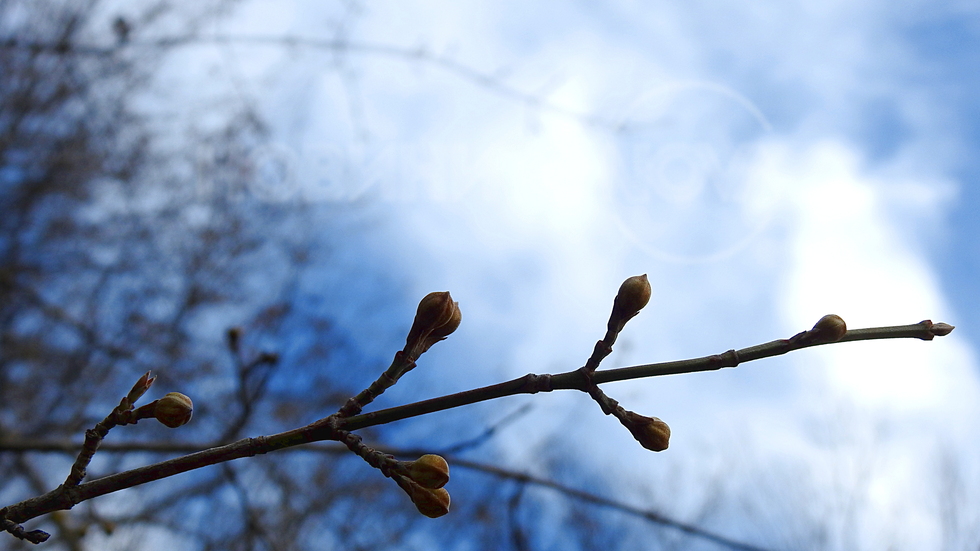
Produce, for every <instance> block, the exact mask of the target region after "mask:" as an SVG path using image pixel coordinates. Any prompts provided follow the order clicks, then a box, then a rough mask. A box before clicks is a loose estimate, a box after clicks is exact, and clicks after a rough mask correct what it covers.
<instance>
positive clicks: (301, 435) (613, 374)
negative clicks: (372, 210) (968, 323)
mask: <svg viewBox="0 0 980 551" xmlns="http://www.w3.org/2000/svg"><path fill="white" fill-rule="evenodd" d="M952 329H953V328H952V326H950V325H947V324H945V323H935V324H934V323H932V322H931V321H928V320H926V321H922V322H919V323H917V324H913V325H902V326H892V327H875V328H868V329H857V330H851V331H848V332H847V333H846V334H845V335H844V337H843V338H842V339H841V340H840V341H837V342H850V341H859V340H874V339H895V338H917V339H922V340H932V339H933V338H934V337H937V336H943V335H947V334H949V332H950V331H952ZM802 334H805V332H804V333H802ZM794 338H795V339H796V340H794ZM794 338H790V339H781V340H776V341H772V342H769V343H766V344H761V345H757V346H752V347H749V348H743V349H741V350H737V351H736V350H729V351H728V352H725V353H723V354H716V355H712V356H705V357H702V358H695V359H691V360H682V361H675V362H663V363H656V364H646V365H637V366H632V367H624V368H620V369H610V370H607V371H596V372H595V374H594V381H595V383H596V384H603V383H608V382H613V381H624V380H629V379H637V378H644V377H656V376H660V375H672V374H679V373H696V372H699V371H710V370H715V369H721V368H723V367H735V366H736V365H738V364H739V363H742V362H747V361H752V360H758V359H762V358H767V357H771V356H778V355H781V354H785V353H787V352H790V351H792V350H798V349H801V348H808V347H811V346H819V345H822V344H830V343H827V342H819V341H807V340H805V339H800V338H798V336H796V337H794ZM552 390H579V391H583V392H587V381H586V378H585V377H584V376H583V375H582V372H581V371H579V370H573V371H569V372H566V373H561V374H558V375H553V376H552V375H534V374H528V375H525V376H523V377H519V378H517V379H513V380H511V381H507V382H504V383H499V384H496V385H491V386H487V387H483V388H478V389H474V390H468V391H465V392H460V393H456V394H451V395H448V396H442V397H439V398H434V399H431V400H424V401H421V402H415V403H412V404H407V405H404V406H399V407H394V408H389V409H384V410H380V411H377V412H372V413H365V414H361V415H355V416H352V417H348V418H343V419H339V421H338V422H337V427H336V428H340V429H343V430H346V431H353V430H357V429H361V428H365V427H370V426H375V425H381V424H387V423H391V422H394V421H398V420H402V419H408V418H411V417H418V416H421V415H426V414H429V413H433V412H436V411H442V410H446V409H451V408H455V407H460V406H464V405H467V404H475V403H477V402H483V401H486V400H492V399H496V398H502V397H504V396H513V395H517V394H534V393H537V392H550V391H552ZM327 419H330V418H329V417H328V418H324V419H320V420H318V421H314V422H313V423H311V424H309V425H307V426H305V427H300V428H297V429H293V430H290V431H286V432H282V433H279V434H274V435H271V436H259V437H255V438H245V439H242V440H239V441H237V442H234V443H232V444H228V445H225V446H219V447H216V448H211V449H208V450H203V451H200V452H197V453H192V454H189V455H185V456H183V457H178V458H175V459H170V460H168V461H162V462H160V463H155V464H152V465H147V466H145V467H139V468H136V469H132V470H129V471H125V472H122V473H117V474H113V475H109V476H105V477H103V478H100V479H97V480H93V481H91V482H85V483H82V484H80V485H78V486H75V487H72V488H58V489H56V490H53V491H51V492H48V493H47V494H44V495H41V496H38V497H35V498H32V499H28V500H25V501H22V502H20V503H17V504H15V505H11V506H10V507H8V508H7V509H6V518H7V519H9V520H10V521H13V522H15V523H22V522H25V521H27V520H30V519H32V518H36V517H39V516H41V515H44V514H47V513H50V512H53V511H57V510H60V509H70V508H72V507H73V506H75V505H77V504H78V503H81V502H83V501H86V500H89V499H92V498H94V497H98V496H102V495H106V494H110V493H113V492H116V491H119V490H122V489H125V488H132V487H134V486H138V485H140V484H144V483H147V482H152V481H154V480H160V479H163V478H167V477H170V476H173V475H176V474H179V473H184V472H187V471H192V470H194V469H199V468H201V467H205V466H208V465H215V464H217V463H222V462H224V461H231V460H233V459H240V458H242V457H251V456H254V455H260V454H265V453H269V452H271V451H276V450H281V449H284V448H289V447H293V446H298V445H301V444H308V443H312V442H318V441H323V440H333V439H335V438H334V432H333V431H334V430H335V428H334V427H330V426H328V423H327Z"/></svg>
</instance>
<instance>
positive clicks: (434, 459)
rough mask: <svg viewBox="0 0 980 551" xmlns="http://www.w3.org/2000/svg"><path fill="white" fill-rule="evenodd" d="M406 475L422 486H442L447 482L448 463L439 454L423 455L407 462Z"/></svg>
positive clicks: (433, 487)
mask: <svg viewBox="0 0 980 551" xmlns="http://www.w3.org/2000/svg"><path fill="white" fill-rule="evenodd" d="M408 477H409V478H411V479H412V480H414V481H415V482H417V483H418V485H419V486H422V487H423V488H429V489H436V488H442V487H443V486H445V485H446V483H447V482H449V463H446V460H445V459H443V457H442V456H440V455H434V454H431V453H430V454H426V455H423V456H422V457H420V458H418V459H416V460H415V461H412V462H411V463H409V464H408Z"/></svg>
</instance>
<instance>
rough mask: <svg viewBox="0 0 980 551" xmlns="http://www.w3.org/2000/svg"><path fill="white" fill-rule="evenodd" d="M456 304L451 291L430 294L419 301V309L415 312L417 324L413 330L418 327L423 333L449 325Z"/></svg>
mask: <svg viewBox="0 0 980 551" xmlns="http://www.w3.org/2000/svg"><path fill="white" fill-rule="evenodd" d="M454 308H455V303H454V302H453V297H452V296H450V295H449V291H436V292H434V293H429V294H427V295H425V297H423V298H422V300H421V301H419V308H418V310H417V311H416V312H415V323H414V325H413V326H412V327H413V329H414V328H416V327H418V328H419V329H420V330H422V331H432V330H434V329H436V328H437V327H442V326H443V325H445V324H447V323H449V321H450V320H451V319H452V317H453V309H454Z"/></svg>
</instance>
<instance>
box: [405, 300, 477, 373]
mask: <svg viewBox="0 0 980 551" xmlns="http://www.w3.org/2000/svg"><path fill="white" fill-rule="evenodd" d="M462 319H463V316H462V313H461V312H460V311H459V304H458V303H456V302H453V297H452V296H450V294H449V291H441V292H435V293H429V294H428V295H425V297H424V298H423V299H422V300H421V301H420V302H419V308H418V311H417V312H416V314H415V322H414V323H413V324H412V329H411V330H410V331H409V332H408V338H407V339H405V350H406V351H407V352H409V355H410V356H412V357H416V358H417V357H418V355H419V354H422V353H423V352H425V351H426V350H428V349H429V348H430V347H431V346H432V345H433V344H435V343H437V342H439V341H441V340H442V339H444V338H446V337H447V336H448V335H449V334H450V333H452V332H453V331H455V330H456V328H457V327H459V324H460V322H461V321H462Z"/></svg>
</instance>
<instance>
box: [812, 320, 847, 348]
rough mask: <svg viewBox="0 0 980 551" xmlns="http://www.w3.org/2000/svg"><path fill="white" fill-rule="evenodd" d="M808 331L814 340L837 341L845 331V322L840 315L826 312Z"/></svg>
mask: <svg viewBox="0 0 980 551" xmlns="http://www.w3.org/2000/svg"><path fill="white" fill-rule="evenodd" d="M809 332H810V334H811V335H812V337H811V338H812V339H813V340H814V341H815V342H837V341H839V340H841V339H843V338H844V334H846V333H847V324H846V323H844V320H843V319H842V318H841V317H840V316H838V315H836V314H827V315H826V316H824V317H822V318H820V319H819V320H818V321H817V323H816V324H815V325H814V326H813V329H811V330H810V331H809Z"/></svg>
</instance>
